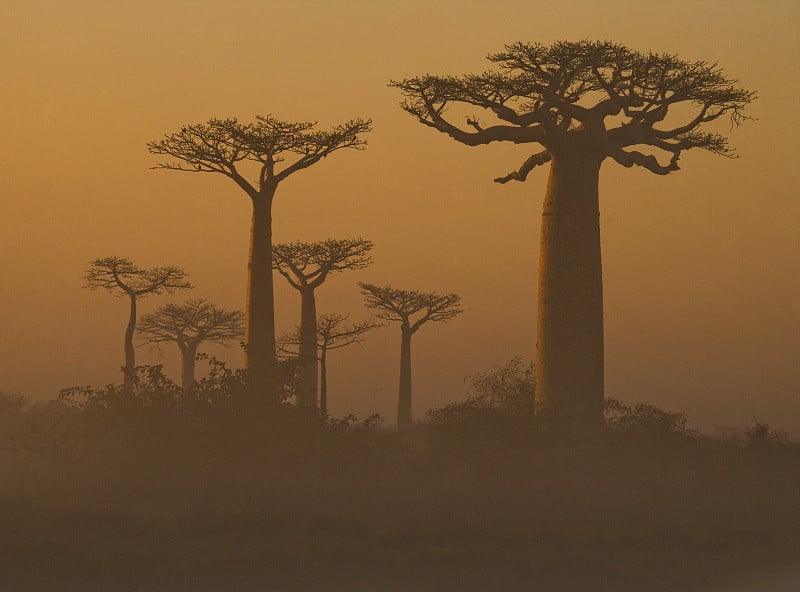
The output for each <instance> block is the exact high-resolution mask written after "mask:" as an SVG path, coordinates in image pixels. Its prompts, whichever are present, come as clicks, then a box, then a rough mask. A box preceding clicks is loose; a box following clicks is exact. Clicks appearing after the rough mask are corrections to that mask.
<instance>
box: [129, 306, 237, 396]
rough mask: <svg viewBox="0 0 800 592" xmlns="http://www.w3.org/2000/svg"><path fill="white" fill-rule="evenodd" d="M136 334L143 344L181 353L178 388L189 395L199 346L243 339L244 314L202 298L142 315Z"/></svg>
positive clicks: (163, 307)
mask: <svg viewBox="0 0 800 592" xmlns="http://www.w3.org/2000/svg"><path fill="white" fill-rule="evenodd" d="M137 331H138V333H139V336H140V338H141V339H142V340H143V341H144V342H146V343H154V344H159V343H166V342H174V343H175V344H177V346H178V349H179V350H180V352H181V361H182V372H181V385H182V386H183V391H184V392H188V391H189V390H191V388H192V385H193V384H194V370H195V361H196V360H197V349H198V348H199V347H200V344H202V343H217V344H220V345H227V344H229V343H230V342H231V341H236V340H241V339H242V337H243V336H244V313H243V312H242V311H240V310H225V309H223V308H220V307H218V306H217V305H215V304H212V303H210V302H208V301H207V300H206V299H204V298H193V299H191V300H187V301H186V302H185V303H183V304H174V303H170V304H165V305H164V306H161V307H159V308H158V309H156V310H155V311H153V312H151V313H148V314H146V315H144V316H143V317H142V318H141V320H140V321H139V324H138V325H137Z"/></svg>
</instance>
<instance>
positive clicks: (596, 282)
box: [536, 154, 603, 431]
mask: <svg viewBox="0 0 800 592" xmlns="http://www.w3.org/2000/svg"><path fill="white" fill-rule="evenodd" d="M600 163H601V159H598V158H596V157H594V156H593V155H588V156H587V155H585V154H584V155H575V156H560V157H556V156H555V155H554V157H553V162H552V166H551V169H550V177H549V180H548V184H547V195H546V196H545V200H544V209H543V212H542V231H541V251H540V258H539V311H538V327H537V344H536V405H537V408H538V410H539V412H541V413H543V414H545V415H549V416H551V417H553V418H557V419H558V420H559V421H564V422H567V423H569V424H571V425H572V427H573V428H574V429H576V430H578V431H593V430H595V429H597V428H598V427H599V426H600V425H602V421H603V280H602V266H601V260H600V211H599V200H598V178H599V172H600Z"/></svg>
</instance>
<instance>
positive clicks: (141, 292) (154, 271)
mask: <svg viewBox="0 0 800 592" xmlns="http://www.w3.org/2000/svg"><path fill="white" fill-rule="evenodd" d="M84 279H85V280H86V287H87V288H89V289H91V290H96V289H97V288H103V289H105V290H110V291H112V292H117V293H119V294H127V295H129V296H134V297H141V296H146V295H148V294H162V293H164V292H166V293H168V294H171V293H172V292H174V291H175V290H187V289H190V288H192V284H191V283H189V281H188V280H187V279H186V272H185V271H183V270H182V269H180V268H178V267H173V266H169V267H153V268H150V269H143V268H141V267H138V266H137V265H136V264H134V263H133V262H132V261H131V260H130V259H126V258H124V257H104V258H100V259H95V260H94V261H93V262H92V264H91V265H90V266H89V268H88V269H87V270H86V274H85V275H84Z"/></svg>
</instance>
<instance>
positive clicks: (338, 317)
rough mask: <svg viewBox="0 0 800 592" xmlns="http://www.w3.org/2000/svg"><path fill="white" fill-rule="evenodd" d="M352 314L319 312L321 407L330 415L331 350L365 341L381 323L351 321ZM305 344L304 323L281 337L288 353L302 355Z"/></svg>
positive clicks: (280, 344)
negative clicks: (329, 368)
mask: <svg viewBox="0 0 800 592" xmlns="http://www.w3.org/2000/svg"><path fill="white" fill-rule="evenodd" d="M348 318H349V315H342V314H326V315H319V316H318V317H317V320H316V344H315V345H316V351H317V358H316V359H317V360H318V361H319V366H320V381H319V409H320V412H321V413H322V415H323V417H324V416H327V415H328V351H330V350H333V349H339V348H342V347H347V346H348V345H352V344H354V343H362V342H363V341H364V336H365V334H366V333H367V332H368V331H371V330H372V329H374V328H375V327H378V326H379V325H378V324H377V323H376V322H375V321H373V320H372V319H367V320H364V321H358V322H355V323H347V320H348ZM302 345H303V335H302V329H301V327H297V328H296V329H295V330H294V332H292V333H289V334H286V335H283V336H281V338H280V339H278V349H279V350H280V351H281V352H283V353H284V354H288V355H291V356H295V357H299V355H300V353H299V352H300V349H301V347H302Z"/></svg>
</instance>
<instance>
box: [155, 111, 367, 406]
mask: <svg viewBox="0 0 800 592" xmlns="http://www.w3.org/2000/svg"><path fill="white" fill-rule="evenodd" d="M315 127H316V124H315V123H313V122H297V123H294V122H288V121H281V120H279V119H276V118H274V117H272V116H271V115H267V116H257V117H256V119H255V121H254V122H252V123H240V122H239V121H238V120H236V119H233V118H228V119H211V120H209V121H208V122H207V123H201V124H196V125H188V126H183V127H181V129H180V130H179V131H178V132H176V133H173V134H167V135H166V136H165V137H164V138H163V139H162V140H159V141H154V142H150V143H148V144H147V148H148V150H149V151H150V152H151V153H152V154H157V155H165V156H170V157H172V158H174V159H177V162H167V163H161V164H159V165H157V166H156V167H154V168H164V169H168V170H175V171H184V172H192V173H218V174H221V175H224V176H226V177H228V178H229V179H231V180H232V181H233V182H234V183H236V185H237V186H238V187H239V188H240V189H241V190H242V191H244V192H245V193H246V194H247V196H248V197H249V198H250V201H251V204H252V207H253V216H252V226H251V230H250V255H249V260H248V276H247V306H246V319H245V343H246V357H245V365H246V367H247V370H248V374H249V376H250V380H251V384H252V385H253V386H254V387H255V388H256V389H258V390H262V391H266V390H271V387H274V386H275V384H276V381H277V369H276V366H275V363H276V358H275V301H274V295H273V282H272V203H273V200H274V198H275V192H276V190H277V188H278V185H279V184H280V183H281V182H282V181H284V180H285V179H286V178H287V177H289V176H290V175H292V174H294V173H296V172H298V171H300V170H303V169H306V168H308V167H310V166H311V165H313V164H315V163H317V162H319V161H320V160H321V159H323V158H325V157H326V156H328V155H329V154H332V153H333V152H335V151H337V150H341V149H344V148H354V149H363V148H364V146H365V144H366V142H365V141H364V140H363V139H362V138H361V134H363V133H365V132H368V131H369V130H370V128H371V121H370V120H363V119H354V120H351V121H348V122H346V123H343V124H341V125H336V126H334V127H333V128H332V129H330V130H328V131H321V130H317V129H315ZM248 162H249V163H255V166H256V169H257V173H256V175H255V179H254V180H253V179H250V180H248V179H247V178H246V177H245V174H244V173H243V172H242V170H240V168H239V167H240V166H244V165H246V164H247V163H248Z"/></svg>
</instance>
